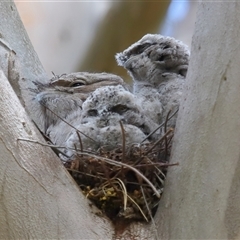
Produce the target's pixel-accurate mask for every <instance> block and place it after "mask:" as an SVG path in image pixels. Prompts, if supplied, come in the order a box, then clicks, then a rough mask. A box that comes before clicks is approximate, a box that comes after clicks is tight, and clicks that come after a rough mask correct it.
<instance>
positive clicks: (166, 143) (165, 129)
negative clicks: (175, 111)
mask: <svg viewBox="0 0 240 240" xmlns="http://www.w3.org/2000/svg"><path fill="white" fill-rule="evenodd" d="M171 111H172V110H170V111H169V112H168V114H167V117H166V121H165V124H164V133H165V134H166V132H167V123H168V120H169V119H168V117H169V115H170V113H171ZM164 139H165V159H166V158H167V153H168V141H167V136H166V137H165V138H164Z"/></svg>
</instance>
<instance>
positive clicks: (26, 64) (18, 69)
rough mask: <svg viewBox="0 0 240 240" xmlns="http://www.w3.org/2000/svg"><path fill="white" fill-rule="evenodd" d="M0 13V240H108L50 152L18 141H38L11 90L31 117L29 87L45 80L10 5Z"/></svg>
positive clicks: (106, 227)
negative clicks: (105, 239)
mask: <svg viewBox="0 0 240 240" xmlns="http://www.w3.org/2000/svg"><path fill="white" fill-rule="evenodd" d="M0 15H1V24H0V81H1V88H0V122H1V124H0V189H1V190H0V239H33V238H34V239H57V238H58V239H103V238H108V239H110V238H111V237H112V234H113V228H112V225H111V223H110V222H109V221H108V220H106V218H104V217H99V216H97V214H98V211H97V210H96V209H95V208H94V207H91V206H90V205H89V203H88V201H87V199H86V198H85V197H84V196H83V195H82V194H81V192H80V191H79V188H78V187H77V185H76V184H75V183H74V181H73V180H72V178H71V176H70V175H69V174H68V173H67V171H66V169H65V168H64V167H63V165H62V163H61V162H60V160H59V159H58V158H57V156H56V155H55V154H54V153H53V151H52V150H51V149H49V148H48V147H44V146H40V145H38V144H36V143H31V142H26V141H22V140H19V139H20V138H21V139H22V138H23V139H31V140H34V141H39V142H44V140H43V138H42V137H41V136H40V134H39V133H38V130H36V128H35V126H34V125H33V123H32V122H31V120H30V119H29V118H28V116H27V114H26V112H25V110H24V108H23V106H22V105H21V103H20V101H19V99H18V98H17V96H16V94H15V92H16V93H17V95H18V96H19V98H20V99H21V100H22V101H21V102H22V103H23V104H24V105H25V107H26V108H27V109H28V111H29V112H30V113H31V117H33V118H34V107H37V106H34V105H33V101H32V96H31V94H30V93H31V92H30V91H29V88H34V87H35V86H34V84H33V83H32V81H36V80H39V81H42V82H44V81H47V77H46V74H45V72H44V70H43V68H42V66H41V64H40V62H39V60H38V57H37V55H36V53H35V52H34V50H33V48H32V46H31V43H30V41H29V39H28V37H27V35H26V32H25V30H24V27H23V26H22V23H21V20H20V18H19V16H18V13H17V10H16V8H15V5H14V3H13V2H12V1H7V2H6V1H2V2H0ZM6 76H7V77H6ZM7 78H8V79H7ZM8 80H9V81H8ZM9 82H11V85H12V87H13V88H14V90H15V92H14V91H13V89H12V87H11V85H10V84H9ZM34 120H35V121H36V122H37V123H38V121H37V119H34Z"/></svg>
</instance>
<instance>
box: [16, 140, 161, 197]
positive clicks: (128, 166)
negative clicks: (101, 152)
mask: <svg viewBox="0 0 240 240" xmlns="http://www.w3.org/2000/svg"><path fill="white" fill-rule="evenodd" d="M18 140H21V141H27V142H32V143H37V144H39V145H42V146H47V147H55V148H66V147H62V146H55V145H49V144H46V143H41V142H38V141H36V140H31V139H24V138H18V139H17V141H18ZM67 149H71V150H74V151H76V150H75V148H70V147H69V148H67ZM76 152H78V151H76ZM81 154H82V155H86V156H89V157H93V158H97V159H99V160H101V161H105V162H107V163H109V164H111V165H114V166H119V167H121V166H123V167H126V168H129V169H131V170H132V171H134V172H135V173H136V174H137V175H138V176H140V177H141V178H142V179H143V180H144V181H145V182H146V183H148V184H149V186H150V187H151V188H152V190H153V191H154V192H155V194H156V196H157V197H158V198H160V194H159V192H158V190H157V189H156V188H155V186H154V185H153V184H152V183H151V182H150V181H149V180H148V179H147V178H146V177H145V176H144V175H143V174H142V173H141V172H140V171H138V170H137V169H136V168H134V167H132V166H130V165H128V164H126V163H122V162H117V161H114V160H111V159H108V158H105V157H100V156H97V155H93V154H90V153H87V152H82V153H81Z"/></svg>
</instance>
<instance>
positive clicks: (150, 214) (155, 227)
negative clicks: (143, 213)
mask: <svg viewBox="0 0 240 240" xmlns="http://www.w3.org/2000/svg"><path fill="white" fill-rule="evenodd" d="M140 188H141V192H142V196H143V199H144V202H145V205H146V207H147V211H148V214H149V216H150V218H151V220H152V223H153V227H154V229H155V234H156V239H159V236H158V232H157V226H156V223H155V220H154V218H153V216H152V213H151V210H150V208H149V206H148V203H147V199H146V196H145V193H144V191H143V188H142V186H140Z"/></svg>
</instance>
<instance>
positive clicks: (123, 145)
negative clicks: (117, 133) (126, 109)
mask: <svg viewBox="0 0 240 240" xmlns="http://www.w3.org/2000/svg"><path fill="white" fill-rule="evenodd" d="M119 123H120V127H121V131H122V162H124V160H125V148H126V135H125V131H124V128H123V124H122V121H119Z"/></svg>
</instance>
